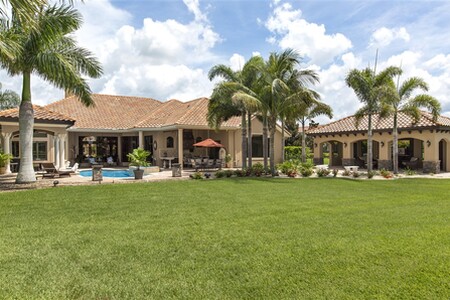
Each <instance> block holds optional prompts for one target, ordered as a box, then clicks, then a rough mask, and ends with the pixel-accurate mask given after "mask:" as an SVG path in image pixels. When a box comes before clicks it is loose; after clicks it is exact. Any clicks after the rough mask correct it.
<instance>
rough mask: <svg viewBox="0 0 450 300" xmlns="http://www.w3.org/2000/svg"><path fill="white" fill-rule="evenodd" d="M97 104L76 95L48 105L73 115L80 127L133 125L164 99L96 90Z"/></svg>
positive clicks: (94, 95)
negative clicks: (85, 102)
mask: <svg viewBox="0 0 450 300" xmlns="http://www.w3.org/2000/svg"><path fill="white" fill-rule="evenodd" d="M92 98H93V100H94V103H95V105H94V106H90V107H86V106H84V105H83V104H82V103H81V102H80V101H79V100H78V99H77V98H76V97H75V96H70V97H67V98H64V99H62V100H60V101H57V102H53V103H50V104H48V105H47V106H46V108H49V109H52V110H55V111H58V112H60V113H63V114H67V115H70V116H71V117H73V118H74V119H75V120H76V121H75V125H74V126H73V127H72V128H77V129H129V128H133V127H134V126H135V124H136V123H138V122H140V121H142V120H143V119H144V118H146V117H147V116H148V114H149V113H151V112H153V111H154V110H155V109H157V108H158V107H159V106H161V105H162V103H161V102H160V101H158V100H154V99H151V98H143V97H128V96H113V95H101V94H93V95H92Z"/></svg>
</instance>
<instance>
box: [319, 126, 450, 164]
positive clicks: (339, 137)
mask: <svg viewBox="0 0 450 300" xmlns="http://www.w3.org/2000/svg"><path fill="white" fill-rule="evenodd" d="M398 139H399V140H401V139H415V140H416V141H422V142H423V144H422V143H414V145H413V147H414V152H415V153H419V152H421V148H422V145H423V157H420V159H421V160H423V162H424V163H425V164H430V165H433V164H436V163H437V162H439V161H440V155H439V142H440V141H443V143H444V144H445V145H449V143H450V132H449V131H437V130H428V129H427V130H414V131H401V132H399V135H398ZM361 140H367V134H366V133H349V134H323V135H318V136H315V137H314V149H313V150H314V158H315V161H319V160H320V158H321V157H322V153H321V152H322V151H321V149H322V148H321V145H323V144H324V143H330V142H332V141H337V142H338V143H342V149H343V151H342V158H343V160H346V161H347V162H350V161H351V160H352V159H353V158H354V153H353V152H354V150H353V143H356V142H358V141H361ZM373 141H375V142H377V143H378V145H379V148H378V149H374V158H376V159H379V160H383V161H391V160H392V159H391V158H392V150H391V145H392V141H393V136H392V133H389V132H375V133H374V134H373ZM441 152H442V151H441ZM441 158H443V161H444V168H443V169H444V170H445V171H450V159H449V158H450V147H444V153H441Z"/></svg>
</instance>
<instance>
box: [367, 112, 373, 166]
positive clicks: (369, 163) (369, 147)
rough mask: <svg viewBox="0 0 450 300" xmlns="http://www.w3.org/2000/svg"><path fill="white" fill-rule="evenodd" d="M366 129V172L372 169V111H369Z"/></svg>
mask: <svg viewBox="0 0 450 300" xmlns="http://www.w3.org/2000/svg"><path fill="white" fill-rule="evenodd" d="M368 123H369V124H368V127H369V129H368V131H367V172H371V171H372V157H373V152H372V113H369V122H368Z"/></svg>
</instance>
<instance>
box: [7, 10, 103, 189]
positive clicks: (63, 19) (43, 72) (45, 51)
mask: <svg viewBox="0 0 450 300" xmlns="http://www.w3.org/2000/svg"><path fill="white" fill-rule="evenodd" d="M13 16H14V13H13ZM33 21H34V22H33V26H29V24H28V23H24V22H22V21H21V20H20V19H14V18H13V20H12V22H9V21H7V20H5V19H4V18H3V20H2V21H1V22H0V24H1V25H0V26H1V28H0V32H2V33H4V35H3V36H9V38H10V39H11V41H12V42H15V43H17V44H18V45H19V47H18V49H16V50H15V51H14V55H13V57H12V58H11V57H8V56H7V55H2V52H1V51H2V49H1V48H0V63H1V66H2V67H3V68H5V69H6V70H7V71H8V73H9V74H10V75H21V76H22V80H23V86H22V100H21V103H20V108H19V130H20V145H21V147H20V159H21V164H20V169H19V174H18V175H17V179H16V182H17V183H25V182H34V181H35V180H36V178H35V176H34V170H33V161H32V140H33V125H34V117H33V106H32V102H31V74H35V75H38V76H40V77H42V78H43V79H44V80H46V81H48V82H50V83H52V84H54V85H55V86H57V87H59V88H62V89H64V90H66V91H68V92H70V93H72V94H73V95H75V96H77V97H78V98H79V100H80V101H81V102H82V103H83V104H85V105H87V106H89V105H93V100H92V97H91V90H90V88H89V86H88V84H87V82H86V80H85V79H84V78H83V77H82V75H88V76H90V77H94V78H95V77H99V76H100V75H101V73H102V69H101V66H100V64H99V62H98V61H97V60H96V59H95V58H94V57H93V55H92V54H91V53H90V52H89V51H88V50H86V49H84V48H80V47H78V46H77V44H76V42H75V40H74V39H73V38H72V37H71V36H70V34H72V33H73V32H75V31H76V30H77V29H79V28H80V26H81V15H80V14H79V13H78V12H77V11H76V10H75V9H73V8H71V7H69V6H64V5H61V6H45V7H42V10H40V11H39V13H37V14H35V15H34V17H33Z"/></svg>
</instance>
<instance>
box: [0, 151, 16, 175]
mask: <svg viewBox="0 0 450 300" xmlns="http://www.w3.org/2000/svg"><path fill="white" fill-rule="evenodd" d="M12 158H13V156H12V155H11V154H9V153H3V152H1V151H0V174H5V173H6V165H7V164H8V162H9V161H10V160H11V159H12Z"/></svg>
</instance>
